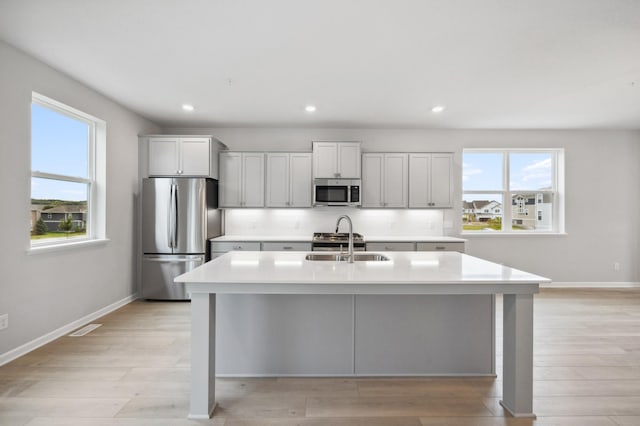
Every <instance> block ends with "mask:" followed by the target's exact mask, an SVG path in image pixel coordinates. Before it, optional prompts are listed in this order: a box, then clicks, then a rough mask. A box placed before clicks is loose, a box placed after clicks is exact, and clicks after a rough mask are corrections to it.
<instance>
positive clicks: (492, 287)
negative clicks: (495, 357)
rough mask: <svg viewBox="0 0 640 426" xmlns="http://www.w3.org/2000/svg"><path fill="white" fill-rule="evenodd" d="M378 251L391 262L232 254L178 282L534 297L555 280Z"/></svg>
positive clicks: (456, 256) (275, 289) (443, 255)
mask: <svg viewBox="0 0 640 426" xmlns="http://www.w3.org/2000/svg"><path fill="white" fill-rule="evenodd" d="M378 253H380V254H383V255H385V256H386V257H388V258H389V260H388V261H366V262H365V261H358V262H354V263H348V262H333V261H310V260H306V259H305V256H306V255H307V254H309V253H308V252H263V251H247V252H235V251H233V252H229V253H226V254H224V255H223V256H220V257H218V258H215V259H213V260H211V261H210V262H207V263H206V264H204V265H202V266H200V267H199V268H196V269H195V270H193V271H190V272H187V273H185V274H183V275H180V276H178V277H176V278H175V281H176V282H184V283H187V290H188V291H190V292H199V291H202V292H215V293H237V294H241V293H252V294H256V293H274V294H278V293H280V294H286V293H297V294H301V293H309V294H313V293H320V294H361V293H363V294H364V293H368V294H371V293H372V292H373V293H376V294H443V293H446V294H478V293H510V294H516V293H520V294H527V293H528V294H532V293H537V292H538V286H539V284H540V283H547V282H550V280H549V279H548V278H544V277H540V276H538V275H534V274H530V273H527V272H524V271H520V270H518V269H514V268H510V267H508V266H504V265H500V264H497V263H493V262H489V261H486V260H483V259H480V258H477V257H473V256H469V255H465V254H462V253H458V252H378ZM266 284H272V285H266ZM425 284H429V286H425ZM292 285H294V286H295V287H290V286H292ZM514 285H515V286H514Z"/></svg>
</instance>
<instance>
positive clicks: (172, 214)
mask: <svg viewBox="0 0 640 426" xmlns="http://www.w3.org/2000/svg"><path fill="white" fill-rule="evenodd" d="M170 191H171V193H170V196H169V220H168V221H167V222H168V223H167V233H168V234H169V235H168V238H167V239H168V240H169V247H170V248H175V247H176V242H175V234H176V229H175V228H176V214H177V212H176V185H175V184H173V183H172V184H171V189H170Z"/></svg>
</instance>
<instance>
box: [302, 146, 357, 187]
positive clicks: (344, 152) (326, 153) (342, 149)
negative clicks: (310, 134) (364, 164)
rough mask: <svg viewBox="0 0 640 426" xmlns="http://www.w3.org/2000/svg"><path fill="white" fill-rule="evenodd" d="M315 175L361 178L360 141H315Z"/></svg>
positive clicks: (321, 176) (315, 176)
mask: <svg viewBox="0 0 640 426" xmlns="http://www.w3.org/2000/svg"><path fill="white" fill-rule="evenodd" d="M313 177H314V178H316V179H317V178H325V179H336V178H340V179H342V178H344V179H360V142H313Z"/></svg>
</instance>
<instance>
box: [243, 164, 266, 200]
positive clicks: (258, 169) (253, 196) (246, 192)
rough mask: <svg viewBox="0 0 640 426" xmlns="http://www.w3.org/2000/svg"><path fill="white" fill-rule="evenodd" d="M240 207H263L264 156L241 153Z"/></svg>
mask: <svg viewBox="0 0 640 426" xmlns="http://www.w3.org/2000/svg"><path fill="white" fill-rule="evenodd" d="M242 195H243V200H242V207H264V154H263V153H260V152H245V153H242Z"/></svg>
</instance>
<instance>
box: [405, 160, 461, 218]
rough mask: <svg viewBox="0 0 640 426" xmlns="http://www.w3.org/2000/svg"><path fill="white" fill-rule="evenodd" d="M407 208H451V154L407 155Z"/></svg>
mask: <svg viewBox="0 0 640 426" xmlns="http://www.w3.org/2000/svg"><path fill="white" fill-rule="evenodd" d="M409 207H412V208H451V207H453V154H451V153H430V154H428V153H414V154H409Z"/></svg>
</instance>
